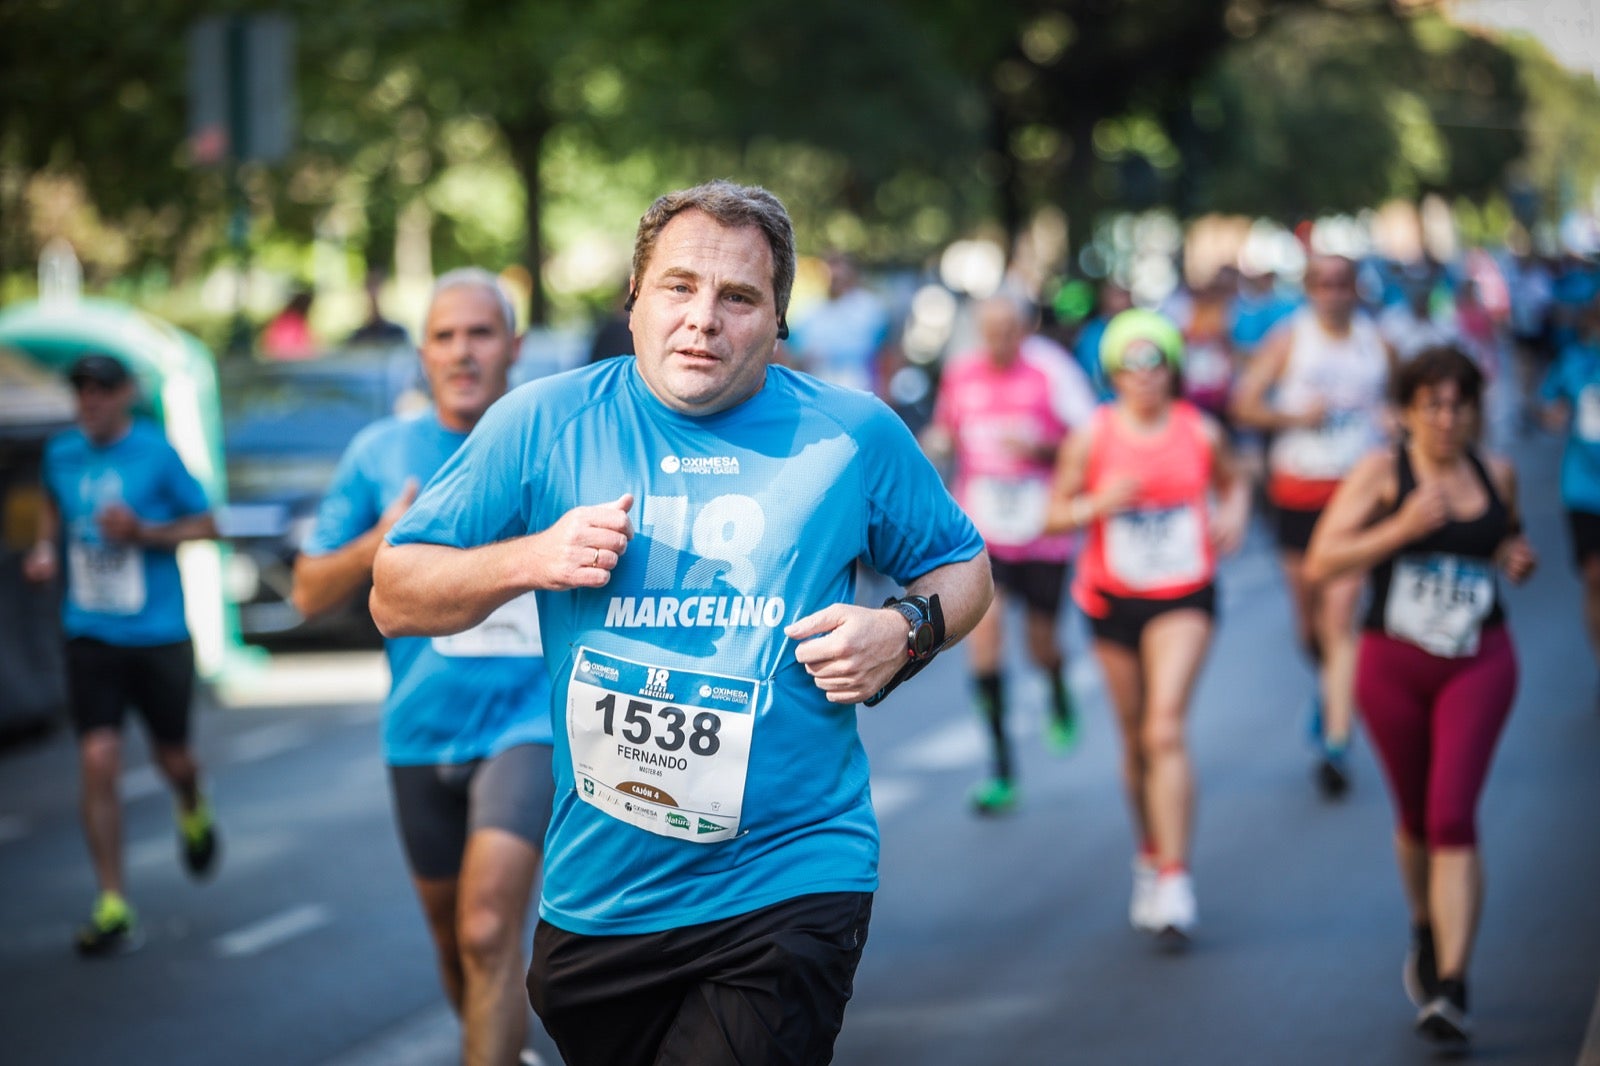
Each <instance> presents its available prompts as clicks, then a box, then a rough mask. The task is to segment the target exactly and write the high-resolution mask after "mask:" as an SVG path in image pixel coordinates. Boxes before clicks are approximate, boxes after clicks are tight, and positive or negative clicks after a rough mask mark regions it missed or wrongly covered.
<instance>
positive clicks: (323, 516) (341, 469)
mask: <svg viewBox="0 0 1600 1066" xmlns="http://www.w3.org/2000/svg"><path fill="white" fill-rule="evenodd" d="M369 439H371V438H369V437H368V436H367V435H365V434H360V435H357V437H356V439H355V440H353V441H351V442H350V446H349V447H347V448H346V449H345V450H344V454H343V455H341V456H340V457H339V465H338V467H337V468H336V469H335V470H334V472H333V483H332V484H331V485H329V486H328V491H327V493H325V494H324V495H323V497H322V502H321V503H319V504H318V505H317V518H316V522H315V523H314V524H313V525H312V527H311V533H310V535H308V536H307V537H306V540H305V543H304V544H302V545H301V546H300V550H301V551H303V552H305V554H307V555H328V554H331V553H332V552H335V551H338V550H339V549H340V548H342V547H344V546H345V545H346V544H349V543H350V542H351V541H352V540H355V539H356V538H357V537H359V536H361V534H363V533H365V532H366V531H367V530H369V529H371V528H372V527H373V526H374V525H376V524H377V522H378V517H379V516H380V515H382V514H383V508H384V506H385V505H384V504H383V503H382V502H381V501H379V499H378V491H379V486H378V482H377V480H376V478H374V477H373V476H372V475H371V473H370V472H368V471H367V470H366V469H365V466H366V464H365V463H364V462H363V459H364V457H365V453H366V452H367V450H368V449H367V447H366V442H367V441H368V440H369Z"/></svg>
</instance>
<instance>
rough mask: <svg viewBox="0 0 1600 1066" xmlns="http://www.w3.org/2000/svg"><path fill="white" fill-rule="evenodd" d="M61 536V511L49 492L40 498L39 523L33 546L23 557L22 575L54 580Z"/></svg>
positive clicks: (36, 579)
mask: <svg viewBox="0 0 1600 1066" xmlns="http://www.w3.org/2000/svg"><path fill="white" fill-rule="evenodd" d="M60 536H61V512H60V511H58V510H57V509H56V501H55V500H53V499H51V498H50V496H49V494H47V493H46V494H41V496H40V499H39V525H38V528H37V533H36V535H35V536H34V541H33V547H32V548H30V549H28V554H27V555H25V556H23V557H22V576H23V577H25V578H27V579H28V580H29V581H41V582H42V581H53V580H55V576H56V569H57V566H56V539H57V538H58V537H60Z"/></svg>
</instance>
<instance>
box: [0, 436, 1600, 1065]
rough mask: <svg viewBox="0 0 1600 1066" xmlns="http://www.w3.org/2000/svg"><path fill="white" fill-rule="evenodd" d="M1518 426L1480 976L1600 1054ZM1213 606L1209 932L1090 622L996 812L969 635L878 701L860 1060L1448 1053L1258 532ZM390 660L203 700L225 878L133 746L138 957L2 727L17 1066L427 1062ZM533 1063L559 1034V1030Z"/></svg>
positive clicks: (1548, 566) (1576, 711)
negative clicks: (100, 953)
mask: <svg viewBox="0 0 1600 1066" xmlns="http://www.w3.org/2000/svg"><path fill="white" fill-rule="evenodd" d="M1520 451H1521V455H1520V458H1521V461H1522V463H1523V476H1524V480H1525V486H1524V495H1525V506H1526V507H1527V509H1528V512H1529V516H1530V523H1529V525H1530V530H1531V533H1532V536H1533V538H1534V541H1535V544H1536V546H1537V547H1538V548H1539V549H1540V550H1541V552H1542V555H1543V559H1544V566H1543V568H1542V570H1541V572H1540V573H1539V574H1538V575H1537V576H1536V578H1535V579H1534V581H1533V582H1532V583H1530V584H1529V585H1528V586H1527V587H1525V588H1523V589H1518V590H1515V591H1513V592H1512V593H1511V594H1510V596H1509V609H1510V613H1511V619H1512V627H1513V631H1514V633H1515V636H1516V639H1517V643H1518V647H1519V650H1520V654H1521V658H1522V686H1521V691H1520V695H1519V699H1518V703H1517V708H1516V711H1515V713H1514V714H1513V717H1512V719H1511V723H1510V726H1509V727H1508V730H1507V732H1506V735H1505V737H1504V739H1503V741H1502V744H1501V748H1500V751H1499V755H1498V757H1497V761H1496V765H1495V769H1494V772H1493V775H1492V777H1491V779H1490V782H1489V786H1488V789H1487V792H1486V794H1485V797H1484V802H1483V806H1482V814H1481V828H1482V836H1483V844H1484V849H1485V859H1486V865H1487V871H1488V881H1489V892H1488V899H1487V903H1486V908H1485V913H1484V919H1483V931H1482V935H1481V938H1480V940H1479V946H1478V955H1477V959H1476V962H1475V964H1474V967H1473V972H1472V995H1473V1013H1474V1016H1475V1023H1476V1025H1477V1028H1478V1033H1479V1039H1478V1041H1477V1046H1476V1048H1475V1052H1474V1059H1475V1060H1477V1061H1482V1062H1492V1063H1496V1064H1506V1066H1511V1064H1519V1066H1520V1064H1528V1066H1533V1064H1539V1066H1544V1064H1563V1066H1567V1064H1572V1063H1575V1062H1580V1061H1581V1062H1582V1063H1583V1066H1596V1064H1600V1031H1597V1030H1600V1019H1596V1018H1595V1015H1596V1010H1597V1002H1596V998H1597V987H1600V889H1597V887H1596V886H1600V712H1597V709H1596V697H1597V676H1600V674H1597V670H1596V667H1595V665H1594V663H1593V661H1592V659H1591V658H1590V656H1589V653H1588V650H1587V647H1586V645H1585V643H1584V640H1583V635H1582V630H1581V626H1580V624H1579V615H1578V591H1577V587H1576V583H1575V581H1574V579H1573V577H1572V572H1571V569H1570V567H1569V565H1568V562H1567V548H1566V543H1565V537H1564V534H1563V531H1562V529H1561V519H1560V516H1559V513H1558V511H1557V509H1556V508H1557V504H1556V498H1555V488H1554V481H1553V470H1554V456H1555V446H1554V445H1553V444H1552V443H1550V442H1534V443H1532V444H1529V445H1526V446H1524V447H1523V448H1522V449H1520ZM1222 587H1223V609H1224V620H1223V624H1222V626H1221V627H1220V629H1219V634H1218V638H1217V642H1216V645H1215V647H1214V650H1213V654H1212V658H1211V661H1210V663H1209V666H1208V668H1207V671H1206V673H1205V676H1204V678H1203V681H1202V685H1201V688H1200V692H1199V695H1198V699H1197V701H1196V705H1195V707H1194V710H1193V714H1192V720H1191V738H1192V743H1193V747H1194V751H1195V756H1196V765H1197V771H1198V775H1199V781H1200V824H1199V828H1198V834H1197V847H1196V853H1195V857H1194V872H1195V878H1196V884H1197V890H1198V894H1199V898H1200V908H1201V923H1202V925H1201V929H1200V932H1199V935H1198V938H1197V941H1196V943H1195V945H1194V947H1193V949H1192V950H1191V951H1189V952H1188V953H1187V954H1184V955H1181V956H1176V957H1174V956H1169V955H1164V954H1160V953H1158V952H1156V951H1155V950H1154V949H1153V947H1152V946H1151V945H1150V944H1149V943H1148V942H1146V940H1145V939H1144V938H1142V937H1141V936H1140V935H1139V934H1136V933H1135V932H1134V931H1132V930H1131V929H1129V928H1128V926H1127V921H1126V912H1127V894H1128V885H1129V873H1128V862H1129V858H1130V843H1129V833H1128V828H1127V818H1126V815H1125V812H1124V810H1123V806H1122V800H1121V793H1120V788H1119V786H1118V784H1117V780H1116V740H1115V737H1114V735H1113V732H1112V728H1111V724H1110V721H1109V718H1108V715H1107V712H1106V709H1105V706H1104V702H1103V698H1102V696H1101V694H1100V689H1099V681H1098V677H1097V675H1096V672H1095V670H1094V667H1093V665H1092V664H1091V663H1090V662H1089V660H1088V657H1087V655H1086V653H1085V652H1084V650H1083V649H1084V647H1085V645H1084V633H1083V630H1082V627H1081V624H1080V623H1079V622H1078V620H1077V619H1072V620H1071V622H1070V623H1069V625H1068V628H1067V633H1068V640H1069V647H1070V648H1071V651H1072V653H1073V654H1074V655H1075V656H1076V657H1077V661H1076V663H1075V666H1074V670H1073V680H1074V686H1075V689H1076V691H1077V692H1078V694H1079V697H1080V700H1081V701H1082V704H1083V712H1084V721H1085V728H1084V731H1083V740H1082V743H1081V745H1080V746H1079V748H1078V749H1077V750H1076V751H1074V752H1073V753H1071V754H1070V755H1068V756H1066V757H1064V758H1057V757H1054V756H1051V755H1049V754H1047V753H1046V752H1045V751H1044V749H1043V746H1042V742H1041V741H1042V738H1041V733H1040V721H1041V714H1042V711H1041V707H1042V696H1043V688H1042V685H1040V684H1039V683H1038V682H1037V681H1036V680H1034V679H1031V678H1028V677H1026V671H1025V670H1024V669H1023V668H1022V667H1021V666H1020V664H1018V666H1017V671H1016V673H1017V681H1016V683H1015V684H1014V685H1013V688H1014V689H1015V690H1017V691H1018V692H1019V697H1018V707H1017V709H1016V711H1015V713H1014V715H1013V719H1014V725H1015V732H1016V733H1017V735H1018V744H1019V751H1020V762H1021V774H1022V783H1023V789H1024V791H1023V799H1022V803H1021V805H1020V806H1019V807H1018V809H1017V810H1016V811H1015V812H1014V813H1013V814H1011V815H1010V816H1008V817H1005V818H999V819H979V818H977V817H975V816H973V815H971V814H970V813H969V812H968V811H967V809H966V806H965V793H966V790H967V788H968V787H970V786H971V785H972V784H973V782H974V781H975V780H976V778H977V777H978V775H979V773H980V772H981V766H982V762H983V754H984V753H983V745H982V740H981V736H980V733H979V730H978V728H977V724H976V720H975V718H974V716H973V715H972V714H971V712H970V709H969V707H968V705H967V702H966V697H965V676H964V664H963V661H962V656H961V654H960V652H959V650H958V651H957V652H956V653H954V654H951V655H948V656H946V657H944V658H942V659H940V660H939V661H938V662H936V663H935V664H934V666H933V667H931V668H930V669H929V670H927V671H925V672H924V673H923V674H922V675H921V676H920V677H918V678H917V679H916V680H915V681H914V682H912V683H911V685H909V686H907V687H906V688H905V689H904V690H903V691H902V692H900V693H897V694H896V695H895V697H893V698H892V699H891V700H890V701H889V702H888V703H886V704H885V705H884V706H882V707H880V708H877V709H873V710H863V711H862V713H861V721H862V729H863V732H864V734H865V735H866V737H867V742H868V746H869V749H870V751H871V753H872V757H873V765H874V786H873V787H874V793H875V797H876V800H877V804H878V809H879V814H880V819H881V821H882V824H883V864H882V875H883V884H882V888H881V890H880V892H879V894H878V898H877V902H876V905H875V908H874V924H873V927H872V930H871V935H870V938H869V942H868V945H867V950H866V955H865V959H864V961H863V963H862V966H861V969H860V971H859V973H858V976H857V981H856V994H855V998H854V1000H853V1001H852V1003H851V1006H850V1008H849V1011H848V1012H847V1014H846V1018H845V1028H844V1032H843V1035H842V1036H841V1038H840V1041H839V1044H838V1049H837V1056H836V1060H835V1061H836V1062H838V1063H841V1064H843V1066H880V1064H881V1066H901V1064H917V1066H990V1064H1001V1063H1004V1064H1008V1066H1009V1064H1024V1066H1033V1064H1039V1066H1047V1064H1055V1063H1066V1062H1081V1063H1093V1064H1102V1063H1131V1064H1143V1063H1169V1062H1183V1063H1194V1064H1213V1063H1214V1064H1237V1063H1244V1064H1256V1063H1280V1062H1295V1063H1308V1064H1329V1066H1333V1064H1338V1066H1345V1064H1374V1066H1379V1064H1389V1063H1397V1064H1399V1063H1405V1064H1410V1063H1416V1062H1419V1061H1428V1059H1429V1053H1428V1049H1427V1048H1426V1046H1425V1045H1423V1044H1422V1043H1421V1042H1420V1041H1419V1040H1418V1039H1417V1038H1416V1037H1415V1036H1414V1035H1413V1034H1412V1032H1411V1029H1410V1020H1411V1016H1412V1013H1413V1012H1412V1009H1411V1007H1410V1005H1409V1003H1408V1002H1407V1001H1406V999H1405V997H1404V995H1403V993H1402V992H1401V989H1400V981H1399V968H1400V960H1401V955H1402V953H1403V950H1404V946H1405V939H1406V931H1407V930H1406V916H1405V911H1404V908H1403V905H1402V902H1401V897H1400V890H1399V886H1398V883H1397V879H1396V875H1395V872H1394V870H1393V863H1392V859H1391V854H1390V847H1389V826H1390V814H1389V805H1388V800H1387V797H1386V796H1385V794H1384V791H1383V786H1382V782H1381V779H1380V776H1379V773H1378V770H1377V767H1376V765H1375V764H1374V763H1373V761H1372V756H1371V753H1370V750H1369V749H1368V747H1367V746H1366V745H1365V744H1364V743H1360V742H1358V745H1357V747H1356V749H1355V752H1354V759H1355V761H1354V773H1355V788H1354V791H1353V792H1352V794H1351V795H1350V797H1349V798H1348V799H1346V800H1345V801H1344V802H1342V803H1338V804H1329V803H1326V802H1324V801H1323V800H1321V799H1320V798H1319V797H1318V796H1317V795H1316V793H1315V792H1314V790H1313V788H1312V785H1311V780H1310V775H1309V770H1310V752H1309V750H1308V749H1307V748H1306V747H1305V743H1304V739H1303V723H1302V721H1301V718H1300V714H1301V707H1302V705H1303V702H1304V698H1305V695H1306V693H1307V692H1308V691H1309V685H1310V674H1309V671H1308V670H1307V668H1306V667H1305V666H1304V664H1303V663H1301V662H1300V660H1299V659H1298V657H1297V655H1296V653H1295V651H1294V649H1293V647H1292V645H1291V642H1290V639H1289V635H1288V634H1289V615H1288V608H1287V603H1286V601H1285V600H1284V598H1283V593H1282V588H1281V584H1280V582H1279V580H1278V576H1277V572H1276V567H1275V564H1274V561H1273V558H1272V555H1271V552H1270V550H1269V549H1268V547H1267V545H1266V543H1265V540H1264V538H1262V537H1260V536H1257V537H1254V538H1252V541H1251V543H1250V545H1249V546H1248V547H1247V549H1246V551H1245V552H1244V553H1242V554H1241V555H1240V556H1239V557H1238V558H1236V559H1234V560H1232V561H1230V563H1229V564H1228V565H1227V567H1226V570H1225V572H1224V576H1223V582H1222ZM382 684H383V677H382V671H381V666H380V664H379V663H378V661H377V660H376V658H375V657H374V656H370V655H362V654H348V653H346V654H340V655H324V656H316V655H309V656H308V655H296V656H284V657H281V658H279V659H277V660H275V661H273V662H272V663H270V664H268V665H266V666H265V667H264V668H263V669H262V670H261V671H260V673H259V674H257V675H256V676H254V677H251V678H247V679H243V680H241V681H240V682H239V683H237V684H236V685H235V686H233V687H232V689H231V690H230V691H229V692H227V693H226V697H227V699H226V701H225V702H227V703H228V704H230V706H228V707H226V708H222V707H213V708H208V709H207V710H205V711H204V712H203V713H202V714H201V715H200V716H199V721H198V726H197V729H198V743H199V747H200V750H201V751H202V753H203V756H204V758H205V760H206V762H207V764H208V767H209V770H210V774H211V780H212V782H213V790H214V794H215V803H216V806H217V809H218V811H219V813H220V816H221V818H222V824H223V829H224V832H225V834H226V838H225V853H224V856H223V864H222V869H221V872H220V873H219V875H218V876H217V878H216V879H215V880H214V881H212V882H210V883H207V884H200V885H196V884H192V883H190V882H189V881H187V880H186V879H185V877H184V875H183V873H182V871H181V869H180V867H179V864H178V861H177V853H176V842H175V837H174V835H173V829H172V821H171V813H170V810H171V809H170V801H169V800H168V799H167V798H166V796H165V795H164V793H163V792H162V790H161V787H160V784H159V782H158V781H157V779H156V778H155V775H154V774H153V772H152V771H151V770H150V768H149V767H148V765H147V763H146V761H145V757H144V753H143V750H142V746H141V745H140V744H139V743H137V742H136V741H130V752H129V766H128V769H127V771H126V773H125V776H124V781H123V790H124V794H125V796H126V797H127V801H128V802H127V837H128V841H129V847H128V877H129V885H130V892H131V894H132V899H133V901H134V903H135V904H136V905H137V906H138V908H139V910H140V914H141V916H142V919H143V922H144V924H145V927H146V930H147V942H146V943H145V945H144V947H143V948H142V949H141V950H140V951H139V952H137V953H134V954H132V955H128V956H125V957H122V958H118V959H114V960H104V961H93V962H87V961H82V960H79V959H78V958H76V957H75V956H74V955H73V954H72V952H71V950H70V948H69V944H70V938H71V932H72V929H73V927H74V925H75V924H76V923H77V922H78V921H80V920H81V919H82V917H83V915H84V914H85V913H86V911H87V909H88V906H89V903H90V902H91V899H92V894H93V890H92V883H91V880H90V876H89V870H88V863H87V859H86V857H85V855H84V852H83V846H82V843H81V839H80V837H79V835H78V830H77V825H76V813H75V803H76V799H75V781H76V770H75V767H74V762H73V755H72V748H71V744H70V741H69V738H67V737H66V736H65V735H64V733H62V732H57V733H56V734H54V735H52V736H51V737H48V738H46V739H44V740H42V741H36V742H33V743H31V744H28V745H24V746H18V747H13V748H11V749H8V750H5V751H0V885H3V886H4V891H3V892H0V1062H5V1063H14V1064H19V1066H23V1064H25V1066H33V1064H56V1063H62V1064H75V1066H76V1064H88V1063H101V1062H117V1063H128V1064H161V1066H169V1064H184V1063H203V1064H210V1063H228V1064H238V1066H253V1064H262V1066H265V1064H272V1066H298V1064H305V1066H368V1064H378V1063H382V1064H385V1066H404V1064H408V1063H414V1064H418V1066H432V1064H444V1063H449V1062H452V1061H454V1058H455V1050H454V1049H455V1042H456V1036H455V1031H454V1022H453V1020H452V1018H451V1016H450V1014H449V1012H448V1011H447V1010H446V1009H445V1008H444V1006H443V1003H442V999H441V997H440V994H439V992H438V990H437V986H436V983H435V979H434V975H433V970H432V965H431V953H430V952H431V949H430V948H429V945H428V942H427V939H426V934H425V932H424V930H423V926H422V921H421V917H420V914H419V912H418V910H417V906H416V904H415V901H414V900H413V898H412V896H411V892H410V888H409V885H408V883H407V881H406V877H405V872H404V866H403V863H402V861H401V858H400V852H399V848H398V844H397V842H396V839H395V835H394V830H393V826H392V823H391V819H390V814H389V808H388V797H387V792H386V788H385V785H384V778H383V771H382V768H381V766H380V764H379V759H378V746H377V738H376V719H377V710H376V698H377V696H378V694H379V693H380V692H381V689H382ZM535 1045H536V1048H537V1049H538V1050H539V1051H540V1052H541V1053H542V1055H543V1057H544V1061H545V1062H547V1063H554V1062H555V1061H556V1059H555V1057H554V1053H553V1050H552V1049H551V1048H550V1046H549V1044H548V1041H547V1040H545V1039H544V1038H543V1035H542V1034H539V1035H538V1037H537V1038H536V1040H535Z"/></svg>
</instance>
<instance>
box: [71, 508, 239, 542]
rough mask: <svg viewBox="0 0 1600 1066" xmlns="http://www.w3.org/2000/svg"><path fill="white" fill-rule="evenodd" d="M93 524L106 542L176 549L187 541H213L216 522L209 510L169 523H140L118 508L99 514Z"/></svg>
mask: <svg viewBox="0 0 1600 1066" xmlns="http://www.w3.org/2000/svg"><path fill="white" fill-rule="evenodd" d="M96 521H98V522H99V523H100V532H101V533H102V534H103V535H104V536H105V538H106V539H107V540H109V541H112V542H114V543H122V544H136V545H138V546H140V547H142V548H176V547H177V546H178V545H180V544H182V543H183V542H184V541H186V540H214V539H216V536H217V521H216V519H215V518H213V517H212V515H211V512H210V511H202V512H201V513H199V514H194V515H187V516H185V517H183V518H176V519H173V520H172V521H171V522H143V521H140V519H139V516H138V515H136V514H134V513H133V512H132V511H131V510H129V509H128V508H127V507H124V506H120V505H119V506H114V507H107V508H106V509H105V510H103V511H101V512H100V514H99V515H98V516H97V517H96Z"/></svg>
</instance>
